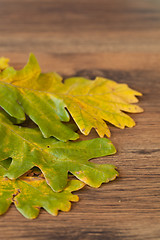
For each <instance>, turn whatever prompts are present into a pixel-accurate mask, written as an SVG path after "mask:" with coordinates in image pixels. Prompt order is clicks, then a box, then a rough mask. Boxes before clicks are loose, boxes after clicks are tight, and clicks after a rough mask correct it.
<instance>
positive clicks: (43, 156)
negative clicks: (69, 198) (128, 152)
mask: <svg viewBox="0 0 160 240" xmlns="http://www.w3.org/2000/svg"><path fill="white" fill-rule="evenodd" d="M0 135H1V137H0V161H3V160H5V159H7V158H9V157H10V158H12V162H11V165H10V166H9V169H8V171H7V173H6V174H5V176H7V177H8V178H10V179H16V178H18V177H19V176H21V175H22V174H24V173H25V172H27V171H28V170H29V169H31V168H32V167H34V166H36V167H38V168H39V169H41V171H42V172H43V174H44V177H45V178H46V181H47V183H48V184H49V185H50V186H51V188H52V189H53V190H54V191H57V192H58V191H61V190H63V189H64V188H65V186H66V184H67V176H68V172H71V173H72V174H73V175H74V176H76V177H77V178H78V179H80V180H81V181H83V182H84V183H86V184H88V185H89V186H91V187H99V186H100V185H101V184H102V183H103V182H108V181H110V180H113V179H115V178H116V176H117V175H118V173H117V171H116V170H115V167H114V166H113V165H110V164H97V163H93V162H89V161H88V160H89V159H91V158H97V157H102V156H106V155H111V154H114V153H115V152H116V150H115V147H114V146H113V144H112V143H111V141H110V140H109V139H106V138H96V139H92V140H87V141H78V142H72V141H69V142H61V141H58V140H57V139H55V138H53V137H51V138H47V139H46V138H44V137H43V136H42V134H41V132H40V131H39V129H38V128H36V129H31V128H26V127H21V126H17V125H13V124H12V122H11V121H10V120H9V119H8V118H7V116H6V113H4V112H1V113H0Z"/></svg>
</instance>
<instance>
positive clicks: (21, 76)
mask: <svg viewBox="0 0 160 240" xmlns="http://www.w3.org/2000/svg"><path fill="white" fill-rule="evenodd" d="M40 72H41V70H40V67H39V65H38V62H37V60H36V58H35V57H34V55H33V54H31V55H30V58H29V62H28V64H27V65H26V66H25V67H24V69H22V70H20V71H16V70H14V69H13V68H11V67H9V68H7V69H5V70H4V71H2V73H1V74H0V105H1V106H2V107H3V108H4V109H5V110H6V111H7V112H8V113H9V114H10V115H11V116H13V117H15V118H18V119H21V120H24V119H25V113H26V114H27V115H28V116H29V117H30V118H31V119H32V120H33V121H34V122H35V123H36V124H37V125H38V126H39V128H40V130H41V131H42V133H43V136H44V137H50V136H54V137H56V138H57V139H59V140H62V141H67V140H75V139H77V138H78V135H77V134H76V133H74V132H73V131H71V130H69V129H68V128H67V127H66V126H65V127H64V124H63V123H62V122H67V121H69V119H70V116H69V114H68V112H67V110H68V111H69V113H70V114H71V116H72V117H73V119H74V121H75V122H76V124H77V126H78V127H79V129H80V131H81V132H82V133H83V134H85V135H88V134H89V132H90V130H91V129H92V128H95V129H96V131H97V133H98V134H99V136H100V137H103V136H104V135H107V136H110V131H109V128H108V126H107V124H106V122H105V121H107V122H109V123H111V124H113V125H115V126H116V127H119V128H121V129H123V128H124V127H125V126H127V127H133V126H134V125H135V122H134V120H133V119H132V118H131V117H130V116H128V115H127V114H126V113H124V112H129V113H138V112H142V111H143V110H142V108H140V107H139V106H137V105H135V104H134V103H137V102H138V99H137V98H136V96H141V93H139V92H137V91H135V90H132V89H131V88H129V87H128V86H127V85H126V84H118V83H116V82H114V81H112V80H109V79H105V78H101V77H97V78H96V79H95V80H94V81H92V80H88V79H85V78H81V77H75V78H69V79H66V80H65V81H64V83H63V82H62V78H61V77H60V76H59V75H58V74H56V73H40ZM6 96H9V99H8V101H6V100H5V99H6Z"/></svg>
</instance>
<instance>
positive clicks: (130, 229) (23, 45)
mask: <svg viewBox="0 0 160 240" xmlns="http://www.w3.org/2000/svg"><path fill="white" fill-rule="evenodd" d="M0 16H1V17H0V19H1V24H0V33H1V34H0V55H4V56H8V57H10V58H11V62H12V63H13V64H14V66H15V67H17V68H20V67H22V66H23V64H25V63H26V60H27V58H28V53H29V52H30V51H32V52H34V53H35V54H36V56H37V58H38V60H39V62H40V64H41V66H42V69H43V71H52V70H55V71H57V72H59V73H61V74H62V75H63V76H72V75H78V76H85V77H91V78H94V77H95V76H104V77H108V78H111V79H113V80H116V81H118V82H126V83H128V84H129V86H130V87H132V88H135V89H136V90H139V91H141V92H143V97H141V98H140V106H142V107H143V108H144V110H145V112H144V113H142V114H132V115H131V116H132V117H133V118H134V119H135V121H136V123H137V125H136V126H135V127H134V128H132V129H127V128H126V129H125V130H120V129H116V128H115V127H111V128H112V129H111V130H112V136H111V140H112V141H113V143H114V144H115V146H116V148H117V149H118V153H117V154H116V155H115V156H112V157H106V158H101V159H97V160H94V161H98V162H101V163H105V162H108V163H113V164H114V165H116V166H117V167H118V170H119V172H120V177H119V178H118V179H117V180H116V181H114V182H112V183H109V184H103V186H102V187H101V188H99V189H91V188H89V187H85V188H84V189H82V190H80V191H79V196H80V202H79V203H75V204H73V206H72V210H71V211H70V212H68V213H60V214H59V216H58V217H52V216H50V215H49V214H47V213H46V212H45V211H43V210H42V211H41V214H40V216H39V218H38V219H36V220H34V221H30V220H27V219H25V218H23V217H22V216H21V215H20V214H19V213H18V212H17V211H16V210H15V208H14V206H12V207H11V208H10V210H9V211H8V212H7V213H6V214H5V215H3V216H1V217H0V239H2V240H8V239H9V240H10V239H18V240H20V239H29V240H31V239H33V240H42V239H45V240H51V239H57V240H59V239H64V238H65V239H67V240H72V239H73V240H74V239H76V240H81V239H83V240H92V239H94V240H102V239H107V240H114V239H116V240H123V239H129V240H132V239H134V240H144V239H145V240H146V239H148V240H149V239H152V240H154V239H157V240H158V239H160V174H159V172H160V170H159V169H160V138H159V135H160V44H159V43H160V42H159V40H160V1H159V0H152V1H148V0H141V1H138V0H135V1H130V0H115V1H111V0H99V1H96V0H92V1H91V0H85V1H84V0H81V1H80V0H76V1H73V0H68V1H64V0H60V1H52V0H46V1H43V0H36V1H33V0H24V1H20V0H0ZM93 137H97V135H96V133H95V132H94V131H92V133H91V134H90V135H89V136H88V137H87V138H93ZM82 138H83V139H86V137H82Z"/></svg>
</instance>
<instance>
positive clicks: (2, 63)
mask: <svg viewBox="0 0 160 240" xmlns="http://www.w3.org/2000/svg"><path fill="white" fill-rule="evenodd" d="M8 63H9V59H8V58H4V57H1V58H0V71H1V70H4V69H5V68H7V67H8V66H9V65H8Z"/></svg>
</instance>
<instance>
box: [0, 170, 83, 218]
mask: <svg viewBox="0 0 160 240" xmlns="http://www.w3.org/2000/svg"><path fill="white" fill-rule="evenodd" d="M4 174H5V169H4V168H3V167H2V166H0V215H2V214H4V213H5V212H6V211H7V210H8V208H9V207H10V205H11V203H14V205H15V207H16V208H17V210H18V211H19V212H20V213H21V214H22V215H23V216H24V217H26V218H29V219H33V218H36V217H37V216H38V215H39V212H40V208H44V209H45V210H46V211H47V212H48V213H50V214H52V215H54V216H56V215H57V214H58V211H59V210H61V211H65V212H68V211H69V210H70V208H71V201H72V202H77V201H78V200H79V198H78V196H77V195H73V194H72V193H71V192H73V191H77V190H79V189H81V188H82V187H83V186H84V183H82V182H80V181H78V180H70V181H68V183H67V186H66V188H65V189H64V190H63V191H62V192H60V193H56V192H54V191H53V190H52V189H51V188H50V187H49V186H48V185H47V183H46V181H45V179H44V177H42V176H39V177H31V176H23V177H21V178H19V179H17V180H10V179H8V178H7V177H3V175H4Z"/></svg>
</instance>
